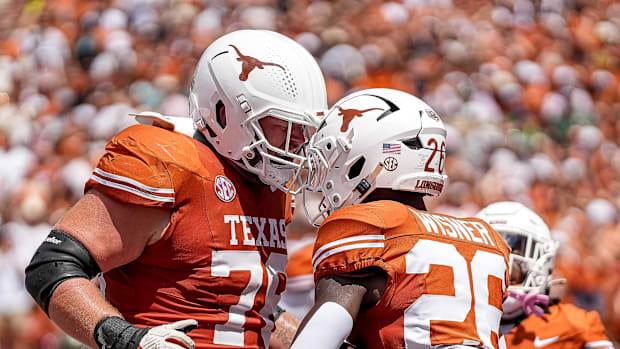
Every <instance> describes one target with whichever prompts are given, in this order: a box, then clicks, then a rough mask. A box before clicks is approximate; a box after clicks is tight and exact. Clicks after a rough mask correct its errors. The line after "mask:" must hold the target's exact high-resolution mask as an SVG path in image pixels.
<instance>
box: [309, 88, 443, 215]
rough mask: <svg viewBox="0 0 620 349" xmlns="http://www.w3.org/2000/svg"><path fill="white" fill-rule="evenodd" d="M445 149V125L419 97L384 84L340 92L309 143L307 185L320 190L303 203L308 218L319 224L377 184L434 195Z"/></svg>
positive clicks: (440, 181) (439, 184) (440, 186)
mask: <svg viewBox="0 0 620 349" xmlns="http://www.w3.org/2000/svg"><path fill="white" fill-rule="evenodd" d="M445 150H446V129H445V127H444V125H443V123H442V121H441V119H440V118H439V116H438V115H437V113H436V112H435V111H434V110H433V109H432V108H431V107H430V106H429V105H428V104H426V103H424V102H423V101H422V100H420V99H418V98H416V97H414V96H412V95H410V94H408V93H406V92H402V91H398V90H392V89H383V88H381V89H368V90H362V91H358V92H356V93H353V94H351V95H349V96H346V97H344V98H343V99H341V100H340V101H338V102H337V103H336V104H335V105H334V106H333V107H332V108H331V109H330V111H329V113H328V114H327V116H326V117H325V120H323V122H322V123H321V125H320V126H319V128H318V129H317V131H316V134H315V135H314V136H313V137H312V139H311V140H310V144H309V145H308V160H309V162H310V166H309V167H310V173H309V175H308V180H307V187H308V189H309V190H312V191H321V192H322V194H323V199H322V200H321V202H320V203H319V207H318V208H317V210H318V211H316V212H313V214H310V213H309V211H308V209H306V215H307V217H308V220H309V221H310V222H311V223H312V224H314V225H318V224H320V222H321V220H322V219H324V218H325V217H326V216H327V215H329V214H331V213H332V212H334V211H335V210H337V209H338V208H340V207H342V206H348V205H354V204H357V203H359V202H361V201H362V200H363V199H364V198H366V196H368V195H369V194H370V193H371V192H372V191H373V190H375V189H376V188H388V189H393V190H402V191H412V192H418V193H423V194H427V195H433V196H437V195H439V194H440V193H441V190H442V189H443V185H444V181H445V179H446V177H447V176H446V175H444V164H445V154H446V152H445ZM304 193H305V191H304ZM305 201H306V200H305V198H304V203H305ZM304 206H306V205H304ZM310 210H311V211H314V210H313V208H310Z"/></svg>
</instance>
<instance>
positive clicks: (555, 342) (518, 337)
mask: <svg viewBox="0 0 620 349" xmlns="http://www.w3.org/2000/svg"><path fill="white" fill-rule="evenodd" d="M504 337H505V339H506V347H507V348H508V349H530V348H531V349H534V348H545V349H560V348H562V349H581V348H588V349H595V348H605V349H611V348H613V345H612V343H611V341H610V340H609V338H607V336H606V335H605V328H604V327H603V324H602V323H601V319H600V317H599V315H598V313H597V312H595V311H586V310H583V309H580V308H577V307H576V306H574V305H572V304H568V303H559V304H556V305H552V306H550V307H549V313H548V314H545V315H543V317H542V318H539V317H538V316H536V315H534V314H532V315H530V316H529V317H527V318H526V319H525V320H523V321H522V322H521V323H520V324H519V325H518V326H516V327H514V328H513V329H512V330H511V331H510V332H508V333H506V334H505V335H504Z"/></svg>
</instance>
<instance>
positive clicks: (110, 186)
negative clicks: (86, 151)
mask: <svg viewBox="0 0 620 349" xmlns="http://www.w3.org/2000/svg"><path fill="white" fill-rule="evenodd" d="M135 133H136V132H135V131H134V132H130V131H127V130H126V131H123V132H121V133H120V134H119V135H117V136H116V137H114V138H113V139H112V141H110V143H108V145H107V146H106V153H105V154H104V155H103V156H102V157H101V159H100V160H99V163H98V164H97V167H96V168H95V169H94V171H93V173H92V175H91V176H90V178H89V180H88V182H86V186H85V188H84V190H85V191H88V190H89V189H91V188H93V189H96V190H98V191H100V192H102V193H104V194H106V195H108V196H110V197H112V198H114V199H116V200H118V201H121V202H125V203H129V204H134V205H140V206H147V207H170V208H171V207H173V206H174V200H175V195H174V194H175V193H174V186H173V183H172V179H171V177H170V174H169V172H168V168H167V164H166V163H165V162H164V161H162V160H161V157H160V156H158V154H157V153H156V152H154V151H152V150H151V149H149V147H147V146H146V145H145V142H142V140H141V138H140V135H139V134H138V135H136V134H135Z"/></svg>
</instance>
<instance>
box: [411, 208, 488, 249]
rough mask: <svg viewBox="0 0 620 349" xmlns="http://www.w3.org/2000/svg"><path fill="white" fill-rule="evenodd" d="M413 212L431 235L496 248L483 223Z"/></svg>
mask: <svg viewBox="0 0 620 349" xmlns="http://www.w3.org/2000/svg"><path fill="white" fill-rule="evenodd" d="M411 212H413V213H414V214H415V215H417V216H418V218H419V219H420V221H421V222H422V224H423V225H424V228H425V229H426V231H428V232H429V233H434V234H438V235H446V236H450V237H453V238H457V239H462V240H467V241H474V242H477V243H480V244H486V245H490V246H495V242H494V241H493V239H491V236H490V233H489V231H488V230H487V228H486V227H485V225H484V224H482V223H481V222H477V221H469V220H461V219H457V218H453V217H447V216H441V215H436V214H428V213H422V212H418V211H414V210H411Z"/></svg>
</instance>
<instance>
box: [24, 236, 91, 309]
mask: <svg viewBox="0 0 620 349" xmlns="http://www.w3.org/2000/svg"><path fill="white" fill-rule="evenodd" d="M99 272H100V269H99V266H98V265H97V262H95V259H94V258H93V257H92V256H91V254H90V253H89V252H88V250H87V249H86V248H85V247H84V246H83V245H82V244H81V243H80V242H78V241H77V240H76V239H75V238H73V237H72V236H70V235H69V234H67V233H65V232H62V231H60V230H52V231H51V232H50V233H49V235H48V236H47V237H46V238H45V240H44V241H43V243H42V244H41V246H39V248H38V249H37V251H36V252H35V253H34V256H33V257H32V260H31V261H30V264H29V265H28V266H27V267H26V289H27V290H28V293H30V295H31V296H32V297H33V298H34V300H35V301H36V302H37V304H39V306H40V307H41V308H42V309H43V310H44V311H45V313H46V314H48V315H49V313H48V308H49V302H50V298H51V297H52V294H53V293H54V290H55V289H56V287H58V285H60V284H61V283H62V282H63V281H65V280H67V279H71V278H86V279H89V280H90V279H92V278H93V277H94V276H95V275H97V274H98V273H99Z"/></svg>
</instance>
